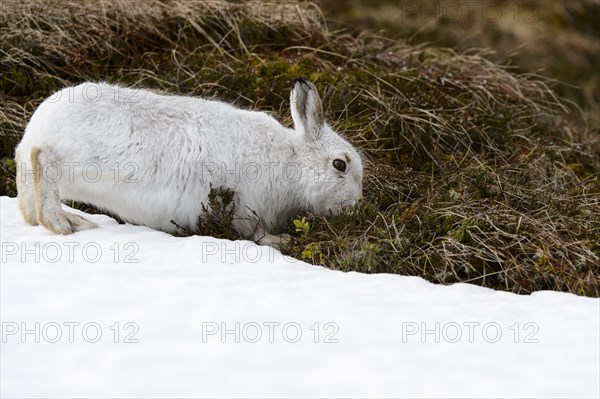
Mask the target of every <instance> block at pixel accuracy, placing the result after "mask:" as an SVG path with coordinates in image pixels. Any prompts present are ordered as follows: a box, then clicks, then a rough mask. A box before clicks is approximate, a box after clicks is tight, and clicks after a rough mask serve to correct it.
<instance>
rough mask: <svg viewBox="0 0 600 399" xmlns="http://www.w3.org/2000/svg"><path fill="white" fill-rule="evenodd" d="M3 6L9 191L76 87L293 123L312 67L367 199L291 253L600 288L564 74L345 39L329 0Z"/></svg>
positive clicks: (585, 144)
mask: <svg viewBox="0 0 600 399" xmlns="http://www.w3.org/2000/svg"><path fill="white" fill-rule="evenodd" d="M45 4H46V5H48V4H52V3H45ZM3 7H4V10H3V18H2V21H1V23H0V43H1V44H0V58H1V66H0V72H1V76H2V78H1V79H0V95H1V96H2V98H1V101H0V129H1V136H0V140H1V142H2V151H1V154H0V156H1V157H2V158H3V159H4V161H3V162H4V172H3V175H2V176H0V177H1V178H2V184H1V185H0V190H1V191H2V193H3V194H6V193H8V194H11V195H14V185H13V183H14V181H13V180H12V179H14V177H13V176H12V174H11V168H12V165H13V164H12V163H11V158H12V156H13V148H14V145H15V144H16V142H17V141H18V139H19V137H20V135H21V134H22V131H23V129H24V126H25V125H26V122H27V120H28V118H29V117H30V115H31V113H32V112H33V110H34V109H35V107H36V106H37V105H38V104H39V103H40V102H41V101H42V100H43V98H44V97H45V96H47V95H49V94H51V93H52V92H53V91H54V90H56V89H58V88H60V87H62V86H63V85H66V84H72V83H77V82H81V81H84V80H108V81H111V82H123V83H126V84H129V85H133V86H139V87H152V88H159V89H162V90H166V91H169V92H173V93H186V94H193V95H201V96H217V97H220V98H222V99H225V100H228V101H234V102H236V103H237V104H238V105H240V106H243V107H248V108H256V109H261V110H268V111H271V112H272V113H273V114H275V115H276V116H277V117H278V118H279V119H280V120H282V121H283V122H284V123H290V117H289V115H288V110H287V109H288V104H287V95H288V91H289V87H290V85H291V80H292V79H293V78H295V77H298V76H305V77H307V78H310V79H312V80H313V81H315V83H316V84H317V86H318V88H319V89H320V90H321V92H322V94H323V97H324V98H325V106H326V112H327V114H328V116H329V118H330V123H331V124H332V125H334V127H336V128H337V129H338V130H339V131H340V132H342V133H343V134H345V135H346V136H347V137H348V138H349V139H350V140H351V141H352V142H353V143H355V144H356V145H357V146H358V147H360V148H361V149H362V151H363V153H364V154H365V156H366V158H367V160H368V170H367V173H366V177H365V193H364V194H365V202H364V203H363V204H362V206H361V207H360V208H359V209H356V210H354V211H352V212H350V213H349V214H345V215H340V216H338V217H335V218H329V219H324V218H316V217H312V216H309V217H308V218H307V219H308V221H309V223H310V225H311V226H310V230H309V232H308V234H306V235H303V234H298V233H295V239H294V240H293V242H292V245H290V247H289V248H286V249H285V250H286V251H287V253H289V254H293V255H295V256H297V257H300V258H304V259H306V260H309V261H313V262H316V263H322V264H324V265H326V266H328V267H331V268H336V269H341V270H356V271H361V272H367V273H378V272H388V273H400V274H407V275H419V276H422V277H424V278H426V279H428V280H430V281H434V282H438V283H444V284H448V283H453V282H471V283H474V284H480V285H483V286H487V287H493V288H497V289H504V290H508V291H513V292H518V293H528V292H532V291H535V290H541V289H554V290H561V291H569V292H573V293H577V294H581V295H589V296H600V183H599V174H600V147H599V143H598V137H597V134H595V133H594V132H591V131H590V130H588V129H585V128H582V126H585V123H583V121H584V120H583V119H581V118H580V119H579V120H573V115H575V116H577V115H578V114H577V113H574V112H573V107H572V106H571V105H570V104H569V103H568V102H564V101H562V100H560V99H559V98H557V96H556V95H555V93H554V92H553V91H552V90H551V89H550V88H549V87H548V81H546V80H544V79H542V78H540V77H539V76H537V75H533V74H517V73H515V72H514V71H510V70H507V69H506V68H505V67H502V66H499V65H498V64H496V63H494V62H493V56H492V55H490V53H489V52H487V51H486V50H461V51H457V50H453V49H450V48H439V47H434V46H429V45H425V44H421V45H409V44H407V43H406V42H403V41H399V40H394V39H390V38H388V37H383V36H380V35H377V34H374V33H370V32H363V33H361V34H351V33H347V32H341V31H331V30H330V28H328V23H329V22H328V21H327V20H326V18H325V17H324V16H323V14H322V12H321V10H320V9H319V7H318V6H317V5H315V4H312V3H302V4H298V3H278V4H274V3H270V4H267V5H265V4H259V3H243V4H231V3H221V2H194V1H176V0H174V1H169V2H164V3H163V2H157V1H154V2H141V1H100V2H93V3H85V4H84V3H80V2H76V1H72V2H61V3H60V6H59V7H54V8H52V7H51V9H50V11H48V9H47V7H44V6H42V5H40V3H37V2H33V1H29V0H26V1H20V2H9V3H4V4H3ZM579 115H580V114H579ZM199 209H200V204H199ZM289 226H290V227H289V230H290V231H289V232H292V233H293V229H294V227H293V224H292V223H291V221H290V223H289ZM210 232H211V233H215V234H217V233H218V232H216V231H210ZM205 233H206V232H205Z"/></svg>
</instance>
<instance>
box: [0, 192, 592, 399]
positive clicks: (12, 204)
mask: <svg viewBox="0 0 600 399" xmlns="http://www.w3.org/2000/svg"><path fill="white" fill-rule="evenodd" d="M0 205H1V211H0V219H1V225H0V233H1V245H2V254H1V257H2V263H1V267H0V280H1V283H0V284H1V285H0V288H1V291H0V292H1V294H0V299H1V304H0V311H1V313H0V319H1V322H2V342H1V343H0V350H1V351H0V395H1V396H2V397H44V398H48V397H133V396H135V397H164V396H179V397H204V396H216V397H236V396H244V397H299V396H302V397H314V396H319V397H373V396H377V397H448V396H450V397H478V398H479V397H481V398H484V397H509V396H518V397H532V396H535V397H598V396H599V395H600V386H599V375H600V347H599V332H600V302H599V300H598V299H595V298H585V297H578V296H575V295H571V294H566V293H558V292H549V291H547V292H537V293H534V294H532V295H528V296H520V295H515V294H511V293H506V292H499V291H494V290H490V289H485V288H481V287H478V286H474V285H469V284H456V285H453V286H440V285H435V284H431V283H428V282H426V281H425V280H423V279H421V278H416V277H406V276H397V275H387V274H380V275H364V274H359V273H343V272H340V271H332V270H329V269H326V268H324V267H319V266H312V265H308V264H306V263H303V262H300V261H295V260H293V259H290V258H287V257H284V256H282V255H281V254H280V253H279V252H278V251H275V250H273V249H271V248H269V247H264V246H263V247H261V246H257V245H255V244H253V243H250V242H247V241H236V242H232V241H226V240H217V239H214V238H211V237H188V238H177V237H173V236H170V235H168V234H165V233H161V232H157V231H153V230H151V229H149V228H145V227H141V226H132V225H119V224H117V223H116V222H115V221H114V220H113V219H111V218H109V217H107V216H103V215H91V216H87V217H89V218H90V219H91V220H93V221H95V222H97V223H98V224H99V225H100V226H99V228H97V229H94V230H89V231H84V232H78V233H76V234H74V235H71V236H57V235H55V234H53V233H51V232H49V231H48V230H46V229H44V228H43V227H39V226H38V227H32V226H29V225H26V224H25V222H24V221H23V220H22V218H21V216H20V214H19V212H18V207H17V201H16V199H13V198H7V197H2V198H1V199H0ZM74 212H77V211H74ZM36 245H37V246H36ZM70 248H72V250H70ZM84 248H85V250H84ZM98 249H100V252H98V253H97V250H98ZM70 252H71V253H70ZM59 255H60V256H59ZM70 255H71V257H70ZM36 256H38V257H39V259H35V257H36ZM127 256H129V257H128V258H126V257H127ZM23 257H25V262H23V259H22V258H23ZM126 260H127V261H126ZM135 261H137V262H135ZM71 322H72V323H79V324H78V325H76V324H69V323H71ZM36 323H39V324H37V326H38V327H37V335H38V336H37V337H36ZM94 323H96V324H94ZM115 323H119V324H118V326H117V325H115ZM126 323H133V324H126ZM236 323H239V324H237V325H239V334H237V336H236V333H235V329H236ZM276 323H279V324H278V325H277V324H276ZM315 323H318V325H315ZM327 323H329V324H327ZM436 323H437V324H436ZM476 323H478V324H476ZM515 323H518V324H515ZM69 326H70V327H69ZM84 327H85V329H84ZM284 327H285V333H284ZM25 329H26V330H29V332H28V333H26V334H24V335H23V334H22V333H23V330H25ZM70 329H71V330H70ZM98 329H99V330H98ZM224 329H227V330H229V332H228V333H226V334H224V335H223V334H222V332H223V330H224ZM84 330H85V333H84ZM423 330H428V331H429V332H428V333H426V334H425V335H422V334H421V333H422V332H423ZM436 330H437V333H436ZM59 331H60V333H61V336H60V337H59V336H58V335H57V333H58V332H59ZM97 331H101V334H102V335H101V336H100V337H97V334H96V333H97ZM115 331H118V332H119V334H118V336H116V335H115ZM259 331H260V332H261V333H262V335H261V336H260V337H259V336H258V335H257V333H258V332H259ZM315 331H318V332H319V334H318V336H316V334H315ZM459 331H460V332H461V334H462V335H461V336H460V337H459V336H457V333H458V332H459ZM70 332H72V334H69V333H70ZM270 332H271V333H272V335H271V336H270ZM297 332H301V336H300V337H297ZM426 332H427V331H426ZM517 332H518V334H516V333H517ZM131 333H135V334H133V335H132V336H130V337H129V338H128V339H126V336H127V335H128V334H131ZM470 333H471V334H470ZM498 333H500V334H501V335H499V336H498ZM70 335H71V336H70ZM436 335H437V336H436ZM469 335H470V336H469ZM36 338H37V339H39V341H40V342H35V341H36ZM236 339H237V340H239V342H236ZM436 339H437V340H439V342H436ZM95 340H97V342H95V343H94V342H88V341H95ZM115 340H116V341H117V342H116V343H115ZM135 340H137V341H138V342H137V343H136V342H125V341H135ZM53 341H57V342H53ZM71 341H72V342H71ZM253 341H257V342H253ZM293 341H297V342H293ZM315 341H317V342H315ZM336 341H337V342H336ZM453 341H457V342H453ZM494 341H496V342H494ZM515 341H516V342H515Z"/></svg>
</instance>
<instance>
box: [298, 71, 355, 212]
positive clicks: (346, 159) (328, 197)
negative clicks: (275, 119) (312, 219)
mask: <svg viewBox="0 0 600 399" xmlns="http://www.w3.org/2000/svg"><path fill="white" fill-rule="evenodd" d="M290 105H291V112H292V119H293V120H294V129H295V130H296V133H297V134H298V136H300V137H302V138H303V143H302V146H303V148H302V151H301V154H299V155H300V159H301V161H300V162H301V164H302V170H303V176H302V180H303V187H304V200H305V201H306V208H307V209H308V210H309V211H311V212H314V213H315V214H318V215H328V214H329V212H332V213H333V214H337V213H339V211H340V210H341V209H342V208H344V207H348V206H354V205H355V204H356V203H357V202H358V201H359V200H360V199H361V198H362V178H363V165H362V160H361V157H360V155H359V153H358V152H357V151H356V149H355V148H354V147H353V146H352V145H351V144H350V143H348V142H347V141H346V140H344V139H343V138H342V137H341V136H340V135H339V134H338V133H336V132H335V131H333V130H332V129H331V127H329V125H328V124H327V123H326V122H325V117H324V113H323V104H322V103H321V98H320V97H319V93H318V91H317V88H316V87H315V85H313V84H312V83H311V82H309V81H308V80H306V79H296V80H295V81H294V85H293V88H292V91H291V94H290Z"/></svg>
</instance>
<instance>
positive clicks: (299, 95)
mask: <svg viewBox="0 0 600 399" xmlns="http://www.w3.org/2000/svg"><path fill="white" fill-rule="evenodd" d="M290 107H291V111H292V119H293V120H294V127H295V129H296V130H297V131H300V132H303V133H304V137H305V139H306V140H307V141H312V140H318V139H319V137H320V132H321V127H322V126H323V124H324V123H325V117H324V115H323V104H322V103H321V97H319V92H318V91H317V88H316V87H315V85H314V84H312V83H311V82H309V81H308V80H306V79H303V78H299V79H296V80H294V83H293V87H292V92H291V93H290Z"/></svg>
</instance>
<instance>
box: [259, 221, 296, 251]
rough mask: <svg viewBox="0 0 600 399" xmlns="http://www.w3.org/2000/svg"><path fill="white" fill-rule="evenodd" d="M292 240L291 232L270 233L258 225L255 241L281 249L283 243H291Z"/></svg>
mask: <svg viewBox="0 0 600 399" xmlns="http://www.w3.org/2000/svg"><path fill="white" fill-rule="evenodd" d="M290 240H291V237H290V235H289V234H281V235H274V234H269V233H267V232H266V231H265V230H264V229H263V228H262V227H260V226H258V227H257V228H256V231H255V232H254V241H255V242H256V243H257V244H260V245H270V246H272V247H274V248H277V249H280V248H281V247H282V246H283V245H287V244H289V242H290Z"/></svg>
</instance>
